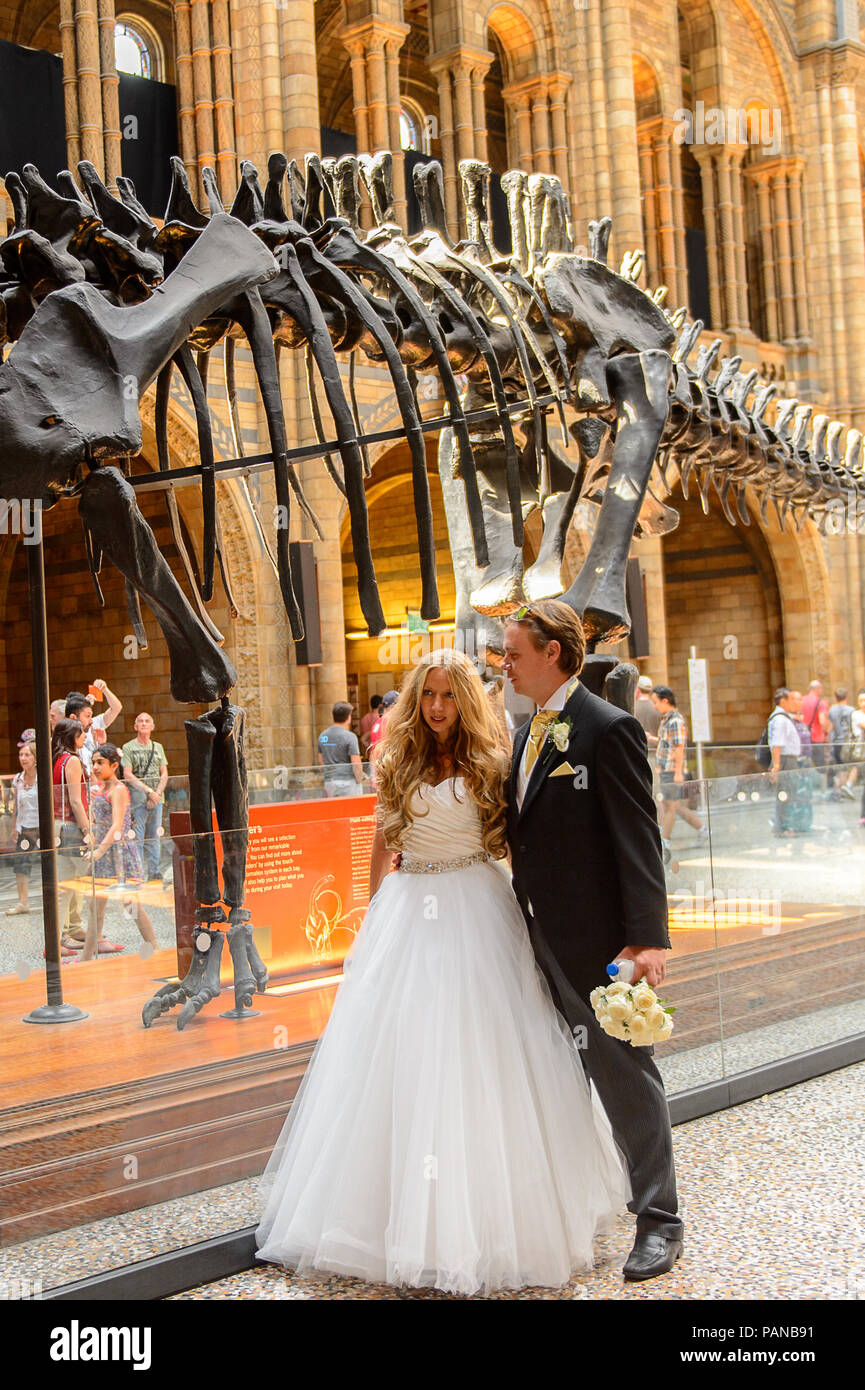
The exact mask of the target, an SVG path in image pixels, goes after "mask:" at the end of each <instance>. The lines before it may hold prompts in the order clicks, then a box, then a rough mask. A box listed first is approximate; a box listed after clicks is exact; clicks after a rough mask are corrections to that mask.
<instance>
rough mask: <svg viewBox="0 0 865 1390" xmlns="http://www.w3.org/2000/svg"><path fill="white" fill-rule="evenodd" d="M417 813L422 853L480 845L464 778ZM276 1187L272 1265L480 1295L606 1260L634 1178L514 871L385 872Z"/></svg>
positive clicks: (417, 856)
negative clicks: (523, 908) (599, 1241)
mask: <svg viewBox="0 0 865 1390" xmlns="http://www.w3.org/2000/svg"><path fill="white" fill-rule="evenodd" d="M412 811H413V813H414V814H415V815H416V819H415V821H414V823H413V825H412V826H411V827H410V828H409V830H408V831H407V832H406V835H405V837H404V841H405V843H404V855H405V856H406V857H408V858H409V859H410V861H411V862H412V863H413V864H415V865H416V864H417V862H418V861H421V862H422V863H423V864H427V863H430V864H438V865H442V864H444V863H447V862H449V861H453V860H455V859H464V858H466V857H469V856H472V855H477V854H479V853H480V852H482V849H483V846H482V842H481V829H480V820H479V817H478V813H477V809H476V807H475V804H474V802H472V801H471V800H470V799H469V797H468V795H467V793H466V792H465V786H464V783H463V781H462V779H461V778H456V779H454V778H451V779H449V780H448V781H446V782H442V783H440V784H439V785H437V786H435V787H431V786H430V787H424V788H423V789H422V790H421V791H419V792H418V793H416V794H415V800H414V802H413V804H412ZM424 811H427V812H428V814H423V813H424ZM550 872H551V873H554V872H555V867H554V866H553V865H550ZM574 915H575V920H574V930H575V931H578V930H579V905H578V904H575V913H574ZM262 1190H263V1192H264V1193H265V1194H266V1206H265V1210H264V1214H263V1217H262V1220H261V1224H260V1226H259V1228H258V1232H257V1242H258V1246H259V1249H258V1258H259V1259H261V1260H267V1261H271V1262H273V1263H277V1264H282V1265H285V1266H287V1267H291V1268H294V1269H297V1270H298V1271H300V1272H303V1271H305V1270H309V1269H318V1270H326V1271H331V1272H337V1273H341V1274H349V1275H356V1276H358V1277H360V1278H361V1279H365V1280H368V1281H370V1282H372V1283H382V1282H386V1283H390V1284H409V1285H414V1286H419V1287H423V1286H434V1287H435V1288H439V1289H444V1290H447V1291H449V1292H452V1293H461V1294H471V1293H475V1292H479V1291H480V1292H483V1293H489V1292H490V1291H491V1290H493V1289H496V1288H502V1287H504V1288H520V1287H524V1286H533V1285H541V1286H558V1285H562V1284H565V1283H567V1281H568V1279H569V1277H570V1276H571V1274H572V1273H574V1272H578V1271H582V1270H586V1269H589V1268H591V1265H592V1239H593V1237H594V1235H595V1234H596V1232H598V1231H600V1230H605V1229H609V1228H610V1226H611V1225H612V1220H613V1217H614V1216H615V1213H616V1212H617V1211H619V1210H621V1208H622V1207H623V1206H624V1205H625V1203H626V1202H627V1200H628V1198H629V1197H630V1195H631V1194H630V1186H629V1182H628V1177H627V1172H626V1169H625V1167H624V1164H623V1162H622V1159H621V1155H620V1153H619V1151H618V1149H617V1147H616V1146H615V1144H614V1142H613V1138H612V1134H611V1132H610V1128H609V1124H608V1122H607V1119H606V1116H605V1115H604V1112H603V1110H602V1109H601V1107H600V1105H599V1103H598V1101H597V1098H594V1100H593V1098H592V1094H591V1092H590V1089H589V1086H588V1084H587V1082H586V1079H585V1076H584V1073H583V1068H582V1065H581V1062H580V1059H579V1055H578V1052H577V1049H576V1046H575V1043H574V1040H573V1038H572V1036H571V1034H570V1032H569V1030H568V1027H567V1025H566V1024H565V1022H564V1020H563V1019H562V1017H561V1015H560V1014H559V1013H558V1012H557V1010H556V1009H555V1008H554V1006H553V1002H552V999H551V997H550V993H549V989H548V987H547V985H546V982H545V980H544V979H543V977H542V975H541V973H540V971H539V969H538V967H537V966H536V964H535V958H534V954H533V951H532V948H531V944H530V941H529V937H528V932H527V930H526V926H525V922H524V921H523V917H522V913H521V912H520V909H519V907H518V905H517V902H516V899H515V897H514V894H513V890H512V888H511V886H510V882H509V880H508V877H507V874H506V873H504V872H503V871H502V868H500V867H496V866H495V864H493V863H492V862H491V861H487V862H485V863H484V862H476V863H473V864H470V865H468V866H464V867H459V868H455V869H450V870H444V871H441V870H439V871H432V872H406V871H401V872H397V873H392V874H389V875H388V876H387V877H386V878H385V879H384V881H383V882H382V884H381V887H380V888H379V890H378V892H377V893H376V894H375V897H374V898H373V899H372V901H371V903H370V905H369V909H368V911H367V915H366V917H365V919H364V922H363V925H362V926H361V929H360V931H359V932H358V935H357V939H356V941H355V943H354V945H353V947H352V949H351V952H350V953H349V956H348V957H347V959H346V963H345V979H344V981H343V983H342V984H341V985H340V988H339V991H338V993H337V996H336V1000H335V1002H334V1006H333V1010H332V1013H331V1016H330V1020H329V1022H328V1024H327V1027H326V1029H325V1031H324V1033H323V1034H322V1036H321V1038H320V1039H319V1041H318V1044H317V1046H316V1048H315V1051H314V1052H313V1055H312V1058H311V1060H310V1063H309V1065H308V1067H307V1070H306V1073H305V1075H304V1077H303V1080H302V1082H301V1085H300V1087H299V1089H298V1092H297V1096H296V1098H295V1101H294V1104H293V1105H292V1107H291V1110H290V1112H289V1115H288V1118H287V1120H286V1122H285V1125H284V1126H283V1130H282V1133H281V1135H280V1138H279V1140H278V1142H277V1145H276V1148H275V1149H274V1152H273V1154H272V1155H271V1157H270V1159H269V1161H268V1164H267V1167H266V1169H265V1173H264V1177H263V1179H262Z"/></svg>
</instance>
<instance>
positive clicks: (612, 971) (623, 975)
mask: <svg viewBox="0 0 865 1390" xmlns="http://www.w3.org/2000/svg"><path fill="white" fill-rule="evenodd" d="M607 974H608V975H609V977H610V979H611V980H621V981H622V983H623V984H625V985H629V984H630V983H631V981H632V980H633V978H634V962H633V961H632V960H611V961H610V963H609V965H608V966H607Z"/></svg>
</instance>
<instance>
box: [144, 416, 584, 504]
mask: <svg viewBox="0 0 865 1390" xmlns="http://www.w3.org/2000/svg"><path fill="white" fill-rule="evenodd" d="M555 401H556V397H555V396H553V395H546V396H539V397H538V399H537V402H536V404H537V405H538V406H539V407H540V408H541V409H550V408H552V406H553V405H554V404H555ZM531 409H532V403H531V401H509V402H508V405H507V412H508V415H520V414H528V413H530V412H531ZM465 418H466V423H467V424H468V425H469V426H470V427H471V428H476V427H477V426H478V425H486V424H490V425H494V424H495V423H496V421H497V420H498V418H499V412H498V409H497V408H496V407H495V406H487V407H485V408H484V409H483V410H469V411H467V412H466V417H465ZM452 424H453V421H452V420H451V417H450V416H449V415H438V416H436V417H435V418H434V419H431V420H421V422H420V427H421V429H422V430H423V432H424V434H429V433H432V432H435V431H437V430H443V429H447V428H449V427H450V426H451V425H452ZM404 438H405V429H404V428H403V427H399V428H397V429H392V430H376V431H375V432H374V433H372V434H360V435H358V442H359V443H360V444H366V445H369V444H385V443H388V442H390V441H392V440H396V439H404ZM338 452H339V443H338V441H337V440H335V439H326V440H322V441H321V443H320V444H304V445H302V446H301V447H300V448H297V449H288V450H286V453H285V455H284V457H285V458H286V460H287V461H288V462H289V463H303V462H305V461H306V460H307V459H315V458H323V457H324V456H325V455H326V454H335V453H338ZM272 467H273V456H272V454H250V455H247V456H246V457H244V458H239V459H217V460H216V462H215V463H214V470H215V472H216V475H217V477H220V478H230V477H232V476H237V477H246V476H248V475H250V474H252V473H259V472H261V471H262V470H263V469H265V468H272ZM128 482H129V483H130V484H131V486H132V487H134V488H135V491H136V492H164V491H165V490H166V489H168V488H171V487H191V486H194V485H195V484H196V483H200V482H201V468H200V467H199V466H198V465H197V464H193V465H192V466H191V467H189V468H172V469H170V470H169V471H168V472H166V473H149V472H148V473H141V474H138V475H135V476H133V477H130V478H129V479H128Z"/></svg>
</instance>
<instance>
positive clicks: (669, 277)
mask: <svg viewBox="0 0 865 1390" xmlns="http://www.w3.org/2000/svg"><path fill="white" fill-rule="evenodd" d="M672 131H673V124H672V122H670V121H658V122H656V123H655V127H654V130H653V138H652V151H653V155H654V165H655V187H656V190H657V208H658V232H657V235H658V261H659V268H658V274H659V276H660V283H661V284H662V285H668V286H669V289H670V296H671V299H672V302H673V304H681V303H683V302H684V301H685V300H686V299H687V296H686V295H683V294H682V292H681V290H680V287H679V266H678V264H677V261H676V214H675V208H674V204H673V157H672Z"/></svg>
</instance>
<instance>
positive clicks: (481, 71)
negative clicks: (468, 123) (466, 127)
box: [472, 61, 490, 160]
mask: <svg viewBox="0 0 865 1390" xmlns="http://www.w3.org/2000/svg"><path fill="white" fill-rule="evenodd" d="M489 70H490V64H489V63H487V62H481V61H478V62H476V63H475V64H474V66H473V68H472V120H473V122H474V128H475V158H476V159H483V160H485V159H486V158H487V112H486V105H485V101H484V81H485V80H486V75H487V73H488V72H489Z"/></svg>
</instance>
